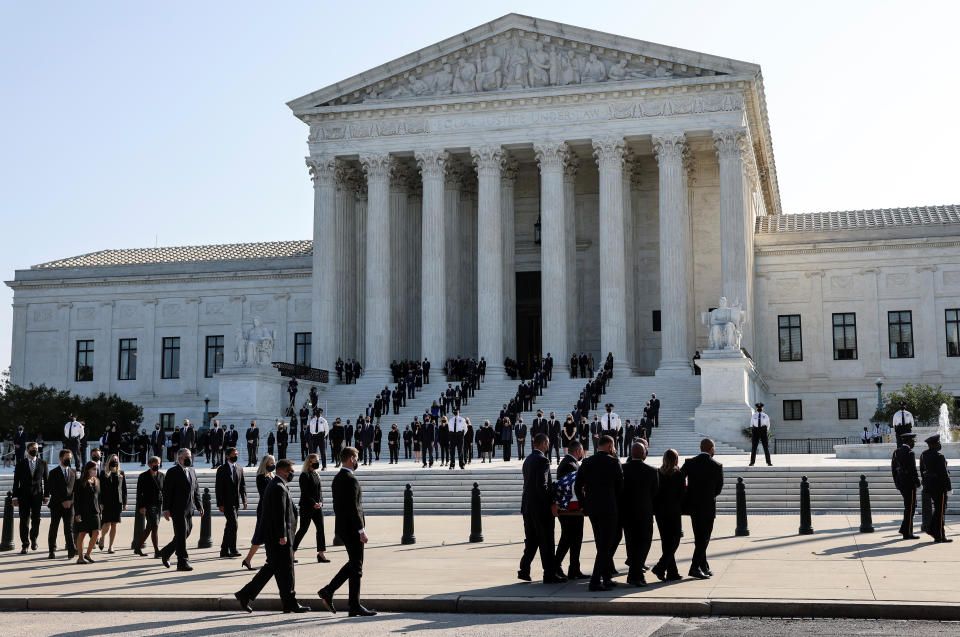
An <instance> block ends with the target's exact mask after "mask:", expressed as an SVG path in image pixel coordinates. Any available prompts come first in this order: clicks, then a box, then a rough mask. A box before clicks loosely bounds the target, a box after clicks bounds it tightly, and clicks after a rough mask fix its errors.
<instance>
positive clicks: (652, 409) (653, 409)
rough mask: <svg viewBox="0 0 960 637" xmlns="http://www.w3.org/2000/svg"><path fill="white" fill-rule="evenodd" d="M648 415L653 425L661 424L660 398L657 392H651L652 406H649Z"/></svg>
mask: <svg viewBox="0 0 960 637" xmlns="http://www.w3.org/2000/svg"><path fill="white" fill-rule="evenodd" d="M647 416H648V417H649V419H650V425H651V426H652V427H659V426H660V399H659V398H657V395H656V394H650V406H649V407H647Z"/></svg>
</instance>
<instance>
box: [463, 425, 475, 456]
mask: <svg viewBox="0 0 960 637" xmlns="http://www.w3.org/2000/svg"><path fill="white" fill-rule="evenodd" d="M464 420H466V421H467V430H466V431H465V432H463V451H464V455H465V456H466V457H467V462H466V464H470V463H471V462H473V437H474V432H473V425H472V424H471V423H470V419H469V418H465V419H464Z"/></svg>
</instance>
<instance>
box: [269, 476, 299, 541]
mask: <svg viewBox="0 0 960 637" xmlns="http://www.w3.org/2000/svg"><path fill="white" fill-rule="evenodd" d="M296 533H297V507H295V506H294V505H293V500H292V499H291V498H290V491H289V490H287V483H286V482H285V481H284V479H283V478H281V477H280V476H274V478H273V480H271V481H270V484H268V485H267V488H266V490H265V491H264V492H263V509H262V514H261V516H260V539H261V540H263V544H266V543H268V542H272V543H277V542H279V541H280V538H287V546H290V547H291V548H292V547H293V537H294V535H296Z"/></svg>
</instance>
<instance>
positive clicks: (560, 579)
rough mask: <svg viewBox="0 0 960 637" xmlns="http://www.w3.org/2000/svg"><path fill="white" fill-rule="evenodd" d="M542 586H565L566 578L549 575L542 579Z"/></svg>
mask: <svg viewBox="0 0 960 637" xmlns="http://www.w3.org/2000/svg"><path fill="white" fill-rule="evenodd" d="M543 583H544V584H566V583H567V578H566V577H564V576H563V575H550V576H549V577H544V578H543Z"/></svg>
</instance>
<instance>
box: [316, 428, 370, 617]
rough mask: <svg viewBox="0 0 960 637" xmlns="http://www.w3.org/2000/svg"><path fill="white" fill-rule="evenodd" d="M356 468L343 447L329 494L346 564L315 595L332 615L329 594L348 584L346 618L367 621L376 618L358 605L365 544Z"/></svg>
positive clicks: (352, 454) (354, 458)
mask: <svg viewBox="0 0 960 637" xmlns="http://www.w3.org/2000/svg"><path fill="white" fill-rule="evenodd" d="M359 464H360V461H359V455H358V453H357V450H356V449H354V448H353V447H347V448H346V449H344V450H343V452H342V453H341V454H340V471H339V472H338V473H337V475H336V476H334V478H333V483H332V484H331V485H330V490H331V491H332V493H333V513H334V515H335V516H336V517H335V522H334V530H335V531H336V534H337V535H338V536H340V539H341V540H343V546H344V548H345V549H346V550H347V563H346V564H344V565H343V567H342V568H341V569H340V571H339V572H338V573H337V574H336V575H334V576H333V579H332V580H330V583H329V584H327V585H326V586H324V587H323V588H321V589H320V590H319V591H317V595H319V596H320V601H321V602H322V603H323V605H324V607H326V609H327V610H329V611H330V612H331V613H336V612H337V609H336V608H335V607H334V605H333V594H334V593H335V592H337V589H338V588H340V587H341V586H342V585H343V583H344V582H346V581H347V580H349V581H350V585H349V586H350V593H349V595H350V596H349V612H350V617H358V616H359V617H370V616H371V615H376V614H377V613H376V611H372V610H369V609H366V608H364V607H363V606H361V605H360V579H361V578H362V577H363V545H364V544H366V543H367V531H366V528H365V524H366V523H365V521H364V517H363V489H361V488H360V482H359V481H358V480H357V476H356V475H354V471H356V470H357V467H358V466H359Z"/></svg>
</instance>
